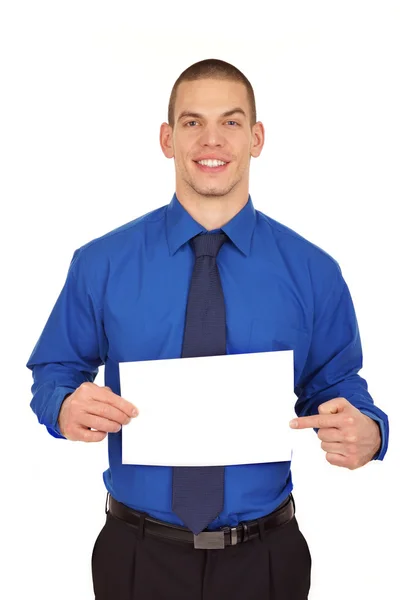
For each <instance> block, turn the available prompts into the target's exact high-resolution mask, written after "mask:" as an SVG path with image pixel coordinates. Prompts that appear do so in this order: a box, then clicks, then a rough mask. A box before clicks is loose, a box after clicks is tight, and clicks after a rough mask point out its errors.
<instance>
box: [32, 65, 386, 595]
mask: <svg viewBox="0 0 400 600" xmlns="http://www.w3.org/2000/svg"><path fill="white" fill-rule="evenodd" d="M160 144H161V148H162V151H163V153H164V155H165V156H166V157H167V158H174V160H175V172H176V192H175V194H174V196H173V198H172V200H171V202H170V203H169V204H168V205H166V206H163V207H162V208H159V209H157V210H154V211H152V212H150V213H148V214H147V215H144V216H143V217H140V218H139V219H136V220H134V221H133V222H131V223H128V224H126V225H124V226H122V227H120V228H118V229H116V230H114V231H112V232H110V233H108V234H106V235H104V236H102V237H100V238H98V239H96V240H93V241H92V242H90V243H88V244H86V245H85V246H83V247H82V248H80V249H79V250H77V251H76V252H75V254H74V257H73V260H72V263H71V266H70V269H69V273H68V276H67V280H66V283H65V286H64V288H63V290H62V292H61V294H60V296H59V298H58V300H57V303H56V305H55V307H54V309H53V311H52V313H51V315H50V317H49V320H48V322H47V324H46V326H45V328H44V331H43V333H42V335H41V337H40V339H39V341H38V343H37V344H36V347H35V349H34V351H33V353H32V355H31V357H30V359H29V361H28V365H27V366H28V367H29V368H30V369H32V371H33V377H34V384H33V387H32V392H33V400H32V408H33V410H34V411H35V413H36V414H37V416H38V419H39V421H40V423H43V424H44V425H46V427H47V428H48V430H49V432H50V433H51V434H52V435H53V436H55V437H64V438H66V439H69V440H81V441H86V442H94V441H101V440H103V439H104V438H105V437H106V436H107V435H108V444H109V460H110V465H109V467H110V468H109V469H108V470H107V471H106V472H105V473H104V482H105V486H106V488H107V492H108V494H109V496H108V500H109V502H108V508H107V510H106V512H107V517H106V523H105V525H104V527H103V529H102V530H101V532H100V534H99V536H98V538H97V540H96V543H95V546H94V548H93V555H92V573H93V584H94V590H95V594H96V598H97V599H100V600H102V599H112V600H125V599H126V600H128V598H129V599H134V600H147V599H157V600H158V599H160V600H162V599H171V598H174V600H180V599H181V600H188V599H190V600H200V599H201V598H204V599H207V600H217V599H218V600H221V599H224V598H232V599H234V598H238V599H239V598H240V599H243V598H245V599H246V600H261V599H269V600H289V599H290V600H304V599H305V598H307V596H308V592H309V588H310V573H311V556H310V552H309V548H308V545H307V542H306V540H305V539H304V537H303V535H302V533H301V531H300V530H299V527H298V524H297V521H296V517H295V515H294V511H295V509H294V501H293V497H292V494H291V491H292V488H293V486H292V480H291V471H290V463H289V462H279V463H265V464H254V465H234V466H228V467H225V468H224V467H209V468H207V467H201V468H198V467H186V468H183V467H180V468H173V467H158V466H154V467H149V466H141V465H126V464H124V465H122V463H121V428H122V425H125V424H127V423H129V421H130V419H131V418H135V415H137V412H138V411H139V416H138V418H140V403H141V399H140V398H137V399H135V407H134V406H133V405H132V404H131V403H129V402H127V401H126V400H125V399H124V398H122V397H121V396H120V392H121V390H120V383H119V369H118V363H119V362H124V361H142V360H154V359H167V358H168V359H169V358H188V357H192V356H207V355H220V354H235V353H249V352H250V353H251V352H264V351H269V350H282V349H293V350H294V361H295V364H294V371H295V388H294V390H295V392H296V395H297V398H298V400H297V402H296V407H295V408H296V414H297V415H298V417H299V418H298V419H296V420H295V423H293V424H292V426H297V427H298V428H299V429H301V428H304V427H313V428H315V429H316V430H318V437H319V439H320V440H321V446H322V449H323V450H324V451H325V452H326V458H327V460H328V461H329V462H330V463H331V464H333V465H338V466H342V467H347V468H349V469H355V468H358V467H360V466H362V465H365V464H366V463H368V462H369V461H371V460H374V459H378V460H382V459H383V457H384V455H385V453H386V450H387V445H388V419H387V416H386V415H385V414H384V413H383V412H382V411H381V410H379V409H378V408H377V407H376V406H375V405H374V402H373V400H372V398H371V396H370V394H369V393H368V390H367V384H366V381H365V380H364V379H362V378H361V377H360V376H359V375H358V371H359V370H360V368H361V366H362V350H361V343H360V336H359V331H358V327H357V320H356V316H355V312H354V307H353V304H352V300H351V296H350V292H349V289H348V287H347V285H346V283H345V281H344V279H343V277H342V273H341V270H340V267H339V265H338V263H337V262H336V261H335V260H334V259H333V258H332V257H330V256H329V255H328V254H326V253H325V252H324V251H323V250H321V249H320V248H318V247H317V246H315V245H313V244H312V243H311V242H309V241H307V240H305V239H304V238H302V237H301V236H300V235H298V234H297V233H295V232H294V231H292V230H291V229H289V228H287V227H285V226H284V225H282V224H280V223H278V222H276V221H274V220H273V219H271V218H269V217H267V216H266V215H264V214H262V213H261V212H259V211H256V210H255V209H254V207H253V203H252V199H251V197H250V195H249V168H250V159H251V157H253V158H256V157H258V156H259V155H260V153H261V151H262V148H263V144H264V128H263V125H262V123H261V122H257V119H256V107H255V100H254V93H253V89H252V86H251V84H250V83H249V81H248V80H247V78H246V77H245V76H244V75H243V74H242V73H241V72H240V71H239V70H238V69H236V68H235V67H234V66H232V65H230V64H228V63H225V62H223V61H219V60H214V59H211V60H205V61H201V62H199V63H196V64H194V65H192V66H191V67H189V68H188V69H186V71H184V72H183V73H182V74H181V75H180V77H179V78H178V80H177V81H176V83H175V85H174V87H173V90H172V93H171V98H170V103H169V110H168V123H163V124H162V125H161V131H160ZM102 364H104V365H105V384H106V385H105V387H100V386H97V385H96V384H95V383H93V381H94V378H95V376H96V374H97V370H98V367H99V365H102ZM193 385H195V386H199V385H203V386H204V382H201V381H200V382H193ZM204 393H205V394H210V393H211V394H212V393H213V391H212V387H211V388H207V389H204ZM215 401H216V402H218V398H215ZM188 402H190V393H189V396H188ZM199 410H201V407H199ZM212 418H213V415H210V424H211V425H212V426H213V431H215V426H217V427H218V428H219V431H220V435H221V440H224V438H225V437H226V436H232V435H234V436H240V431H241V422H240V415H238V418H237V423H238V425H237V429H236V430H235V431H226V430H225V428H224V423H213V422H212ZM206 440H207V431H205V432H202V434H201V435H199V436H197V437H196V438H195V439H194V440H193V443H206ZM154 443H155V444H157V440H154ZM184 451H185V449H184V448H182V452H184ZM77 500H78V501H79V496H78V498H77Z"/></svg>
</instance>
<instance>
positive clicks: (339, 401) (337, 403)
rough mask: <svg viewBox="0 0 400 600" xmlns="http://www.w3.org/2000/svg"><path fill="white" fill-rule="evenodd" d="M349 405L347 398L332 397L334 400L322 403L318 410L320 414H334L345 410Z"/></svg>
mask: <svg viewBox="0 0 400 600" xmlns="http://www.w3.org/2000/svg"><path fill="white" fill-rule="evenodd" d="M348 405H349V401H348V400H346V398H341V397H339V398H332V400H328V401H327V402H324V403H323V404H320V405H319V406H318V412H319V414H320V415H332V414H335V413H339V412H343V411H344V409H345V408H346V407H347V406H348Z"/></svg>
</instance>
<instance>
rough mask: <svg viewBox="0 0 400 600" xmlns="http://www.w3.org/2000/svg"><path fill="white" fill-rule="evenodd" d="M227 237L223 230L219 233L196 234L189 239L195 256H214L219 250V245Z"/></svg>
mask: <svg viewBox="0 0 400 600" xmlns="http://www.w3.org/2000/svg"><path fill="white" fill-rule="evenodd" d="M227 239H228V236H227V235H226V234H225V233H224V232H223V231H221V233H204V234H200V235H196V236H195V237H194V238H192V240H191V243H192V247H193V250H194V253H195V255H196V258H199V256H213V257H214V258H216V256H217V254H218V252H219V251H220V250H221V246H222V245H223V244H224V243H225V242H226V241H227Z"/></svg>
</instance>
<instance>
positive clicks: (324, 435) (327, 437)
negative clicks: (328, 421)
mask: <svg viewBox="0 0 400 600" xmlns="http://www.w3.org/2000/svg"><path fill="white" fill-rule="evenodd" d="M317 435H318V437H319V439H320V440H321V441H322V442H344V440H345V436H344V433H343V431H342V429H337V428H336V427H326V428H322V429H318V433H317Z"/></svg>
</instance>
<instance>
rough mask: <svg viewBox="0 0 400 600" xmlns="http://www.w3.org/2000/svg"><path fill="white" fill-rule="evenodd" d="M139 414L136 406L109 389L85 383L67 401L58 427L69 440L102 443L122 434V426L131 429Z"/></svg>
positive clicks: (62, 406)
mask: <svg viewBox="0 0 400 600" xmlns="http://www.w3.org/2000/svg"><path fill="white" fill-rule="evenodd" d="M137 414H138V410H137V408H136V407H135V406H133V404H131V403H130V402H128V401H127V400H124V398H121V396H118V395H117V394H114V392H112V390H111V389H110V388H109V387H107V386H106V387H100V386H98V385H96V384H95V383H89V382H85V383H82V385H80V386H79V387H78V388H77V389H76V390H75V392H73V393H72V394H71V395H70V396H67V397H66V398H65V399H64V401H63V403H62V405H61V409H60V413H59V415H58V425H59V428H60V431H61V433H62V435H63V436H64V437H66V438H67V439H68V440H72V441H80V442H101V441H102V440H104V438H105V437H106V436H107V433H110V432H112V433H116V432H117V431H120V429H121V427H122V425H127V424H128V423H129V422H130V420H131V418H132V417H136V416H137ZM92 429H96V431H92Z"/></svg>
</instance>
